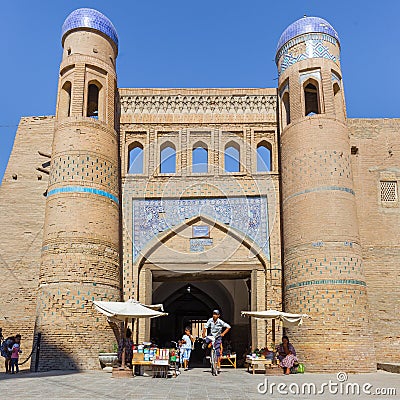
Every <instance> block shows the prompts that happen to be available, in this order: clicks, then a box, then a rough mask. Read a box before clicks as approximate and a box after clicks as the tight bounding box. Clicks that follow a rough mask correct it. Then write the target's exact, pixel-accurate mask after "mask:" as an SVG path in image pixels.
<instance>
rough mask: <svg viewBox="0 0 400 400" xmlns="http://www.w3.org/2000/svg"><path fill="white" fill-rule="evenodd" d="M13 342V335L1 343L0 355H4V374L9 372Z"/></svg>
mask: <svg viewBox="0 0 400 400" xmlns="http://www.w3.org/2000/svg"><path fill="white" fill-rule="evenodd" d="M14 343H15V337H14V336H10V337H8V338H7V339H5V340H4V341H3V343H2V345H1V355H2V357H4V361H5V367H6V374H9V373H11V349H12V347H13V345H14Z"/></svg>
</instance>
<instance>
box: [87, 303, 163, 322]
mask: <svg viewBox="0 0 400 400" xmlns="http://www.w3.org/2000/svg"><path fill="white" fill-rule="evenodd" d="M93 304H94V307H95V308H96V310H97V311H99V312H101V313H102V314H104V315H106V316H107V317H109V318H113V319H117V320H119V321H124V320H125V319H126V318H156V317H162V316H163V315H167V313H164V312H160V311H156V310H153V309H151V308H149V307H146V306H144V305H143V304H141V303H139V302H138V301H136V300H132V299H130V300H128V301H125V302H120V301H94V302H93ZM156 308H160V307H159V305H157V306H156Z"/></svg>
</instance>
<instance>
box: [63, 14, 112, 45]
mask: <svg viewBox="0 0 400 400" xmlns="http://www.w3.org/2000/svg"><path fill="white" fill-rule="evenodd" d="M76 28H91V29H96V30H97V31H100V32H102V33H104V34H105V35H107V36H108V37H109V38H110V39H111V40H112V41H113V42H114V43H115V44H116V46H117V47H118V35H117V30H116V29H115V27H114V25H113V24H112V22H111V21H110V20H109V19H108V18H107V17H106V16H105V15H103V14H102V13H101V12H99V11H97V10H93V9H92V8H78V9H77V10H75V11H72V13H71V14H69V15H68V17H67V18H66V20H65V21H64V24H63V26H62V40H64V37H65V35H66V33H67V32H69V31H71V30H72V29H76Z"/></svg>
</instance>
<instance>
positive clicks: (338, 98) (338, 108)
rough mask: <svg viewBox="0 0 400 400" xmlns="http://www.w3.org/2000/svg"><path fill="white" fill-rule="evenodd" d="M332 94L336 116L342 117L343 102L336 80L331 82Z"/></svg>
mask: <svg viewBox="0 0 400 400" xmlns="http://www.w3.org/2000/svg"><path fill="white" fill-rule="evenodd" d="M333 96H334V103H335V113H336V116H338V117H342V116H343V112H344V110H343V102H342V93H341V91H340V86H339V84H338V83H337V82H335V83H334V84H333Z"/></svg>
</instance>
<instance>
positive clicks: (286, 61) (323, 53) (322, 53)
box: [279, 40, 338, 74]
mask: <svg viewBox="0 0 400 400" xmlns="http://www.w3.org/2000/svg"><path fill="white" fill-rule="evenodd" d="M282 57H283V58H282V62H281V64H280V65H279V74H282V73H283V72H284V71H285V70H286V69H287V68H288V67H290V66H291V65H293V64H296V63H297V62H299V61H303V60H307V59H308V58H326V59H328V60H332V61H333V62H335V63H336V62H337V61H338V59H337V58H336V56H334V55H333V54H331V53H330V52H329V49H328V47H327V46H324V45H323V44H322V42H321V41H319V40H307V41H306V51H305V53H302V54H299V55H296V56H294V55H293V54H291V53H289V50H288V52H287V53H285V54H283V56H282Z"/></svg>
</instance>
